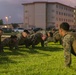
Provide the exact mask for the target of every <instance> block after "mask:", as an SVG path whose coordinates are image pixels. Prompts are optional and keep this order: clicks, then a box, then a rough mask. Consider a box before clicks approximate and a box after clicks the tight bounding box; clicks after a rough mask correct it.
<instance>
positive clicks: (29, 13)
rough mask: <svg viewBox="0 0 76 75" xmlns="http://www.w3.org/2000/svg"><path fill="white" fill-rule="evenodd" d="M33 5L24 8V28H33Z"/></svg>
mask: <svg viewBox="0 0 76 75" xmlns="http://www.w3.org/2000/svg"><path fill="white" fill-rule="evenodd" d="M34 14H35V12H34V4H30V5H25V6H24V25H25V28H28V27H29V26H30V27H32V26H35V22H34Z"/></svg>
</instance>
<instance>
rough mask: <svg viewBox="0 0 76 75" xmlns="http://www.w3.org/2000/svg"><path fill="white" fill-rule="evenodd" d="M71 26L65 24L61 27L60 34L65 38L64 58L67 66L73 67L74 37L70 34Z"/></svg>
mask: <svg viewBox="0 0 76 75" xmlns="http://www.w3.org/2000/svg"><path fill="white" fill-rule="evenodd" d="M69 28H70V25H69V24H68V23H67V22H63V23H61V24H60V27H59V34H60V35H61V36H62V37H63V39H62V42H63V48H64V58H65V66H66V67H70V65H71V52H72V43H73V41H74V39H75V38H74V37H73V36H72V35H70V34H69V33H70V32H69Z"/></svg>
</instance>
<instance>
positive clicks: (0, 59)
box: [0, 56, 17, 64]
mask: <svg viewBox="0 0 76 75" xmlns="http://www.w3.org/2000/svg"><path fill="white" fill-rule="evenodd" d="M8 63H17V62H16V61H13V60H11V59H9V58H8V57H7V56H5V57H0V64H8Z"/></svg>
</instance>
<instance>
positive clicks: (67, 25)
mask: <svg viewBox="0 0 76 75" xmlns="http://www.w3.org/2000/svg"><path fill="white" fill-rule="evenodd" d="M60 28H62V29H63V30H65V31H69V28H70V25H69V24H68V23H67V22H63V23H61V24H60Z"/></svg>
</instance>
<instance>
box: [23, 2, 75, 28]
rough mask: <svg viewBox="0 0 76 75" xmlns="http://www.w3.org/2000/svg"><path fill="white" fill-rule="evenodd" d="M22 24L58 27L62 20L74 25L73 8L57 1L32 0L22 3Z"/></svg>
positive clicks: (26, 26)
mask: <svg viewBox="0 0 76 75" xmlns="http://www.w3.org/2000/svg"><path fill="white" fill-rule="evenodd" d="M22 5H23V6H24V26H25V28H28V27H39V28H43V29H46V28H49V27H51V28H52V27H55V28H56V29H58V27H59V25H60V24H61V23H62V22H68V23H69V24H70V25H71V27H74V26H75V25H76V24H75V16H74V14H75V13H74V10H75V8H73V7H70V6H67V5H64V4H61V3H58V2H33V3H24V4H22Z"/></svg>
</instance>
